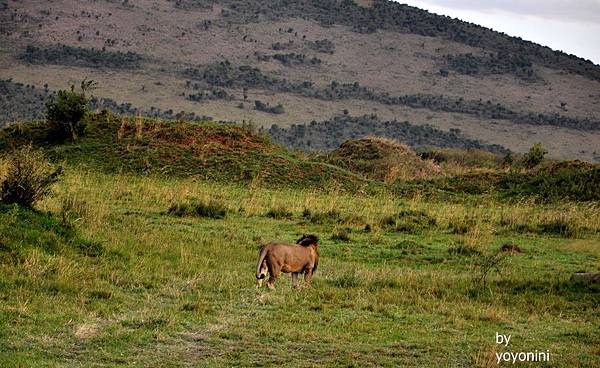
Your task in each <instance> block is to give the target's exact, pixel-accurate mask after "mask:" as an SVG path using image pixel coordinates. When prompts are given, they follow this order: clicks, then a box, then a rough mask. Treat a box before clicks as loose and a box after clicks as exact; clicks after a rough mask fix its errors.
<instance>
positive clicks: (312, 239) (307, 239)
mask: <svg viewBox="0 0 600 368" xmlns="http://www.w3.org/2000/svg"><path fill="white" fill-rule="evenodd" d="M296 244H299V245H301V246H303V247H310V246H311V245H315V246H317V245H319V238H317V236H316V235H302V237H301V238H300V239H298V241H296Z"/></svg>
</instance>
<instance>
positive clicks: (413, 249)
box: [392, 239, 425, 254]
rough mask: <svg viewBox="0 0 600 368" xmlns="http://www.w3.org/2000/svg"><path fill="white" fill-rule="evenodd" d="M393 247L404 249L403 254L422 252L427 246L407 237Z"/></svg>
mask: <svg viewBox="0 0 600 368" xmlns="http://www.w3.org/2000/svg"><path fill="white" fill-rule="evenodd" d="M392 248H394V249H398V250H400V251H402V254H420V253H422V252H423V249H425V247H424V246H423V245H421V244H419V243H417V242H415V241H413V240H410V239H405V240H402V241H401V242H399V243H397V244H395V245H394V246H393V247H392Z"/></svg>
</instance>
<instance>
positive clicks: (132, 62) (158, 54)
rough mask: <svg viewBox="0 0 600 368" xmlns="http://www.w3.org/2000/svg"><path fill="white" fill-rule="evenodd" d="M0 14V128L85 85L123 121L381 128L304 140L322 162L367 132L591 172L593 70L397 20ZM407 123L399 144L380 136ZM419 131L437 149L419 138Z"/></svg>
mask: <svg viewBox="0 0 600 368" xmlns="http://www.w3.org/2000/svg"><path fill="white" fill-rule="evenodd" d="M0 8H1V9H2V10H1V11H0V79H2V82H1V84H0V124H2V123H4V124H7V123H13V122H15V121H21V120H30V119H34V118H40V117H42V112H43V106H44V101H45V100H47V98H48V96H51V95H52V93H53V92H55V91H56V90H58V89H64V88H67V87H68V86H69V85H70V84H71V83H77V82H78V81H80V80H82V79H84V78H85V77H88V78H91V79H94V80H96V81H98V82H99V88H98V89H97V90H96V91H94V94H95V95H96V96H97V97H98V98H97V100H96V101H95V106H97V107H99V108H109V109H111V110H113V111H115V112H119V113H128V114H131V115H134V114H136V113H137V112H141V113H143V114H144V115H148V116H155V117H162V118H182V117H183V118H186V119H188V120H193V119H196V118H197V119H198V120H205V119H206V118H208V117H212V118H213V119H215V120H228V121H240V122H241V121H246V122H248V121H252V122H253V123H254V124H257V125H260V126H262V127H263V128H265V129H271V130H273V128H272V125H273V124H277V129H278V130H279V131H280V134H279V135H280V136H282V137H283V136H297V128H291V129H290V130H287V128H290V127H291V126H292V124H294V125H295V127H298V126H302V125H304V124H306V130H309V128H310V127H311V126H314V125H317V126H321V125H323V126H325V128H323V129H321V130H320V131H321V132H328V131H332V130H333V128H328V127H327V126H328V125H330V124H331V122H336V121H338V122H339V120H340V117H341V119H342V121H344V120H345V121H349V122H352V121H355V120H360V119H361V118H362V117H364V116H372V115H376V117H377V119H376V120H378V121H379V123H373V124H368V125H367V128H366V129H365V127H364V126H362V127H360V129H359V128H356V126H359V125H357V124H348V126H347V128H346V129H343V130H342V131H343V134H341V135H340V137H338V138H336V141H335V143H331V144H329V143H327V140H329V139H330V134H321V133H319V134H317V133H315V134H314V136H319V138H322V139H323V142H319V141H316V140H315V139H312V141H313V142H314V143H315V144H314V146H313V148H310V147H306V146H304V147H302V148H303V149H308V150H310V149H314V148H321V149H322V148H325V149H333V148H335V147H337V145H339V143H341V142H343V141H344V140H345V139H347V138H360V137H362V136H364V135H368V134H372V133H375V132H373V131H369V130H370V129H369V128H370V126H372V127H373V128H372V130H374V131H375V130H378V131H382V130H383V131H384V133H386V134H388V136H390V137H391V138H396V139H401V141H402V142H404V143H406V144H408V145H410V146H411V147H419V146H444V147H460V148H484V149H489V150H492V151H496V152H503V151H505V150H506V149H510V150H513V151H516V152H525V151H526V150H527V149H528V148H529V147H531V146H532V144H533V143H535V142H538V141H540V142H542V143H543V144H544V146H546V147H547V148H548V150H549V151H550V153H551V154H552V155H553V156H554V157H556V158H570V159H576V158H577V159H582V160H587V161H598V160H600V157H599V152H597V150H598V146H599V144H598V143H599V142H600V123H599V121H600V67H599V66H597V65H594V64H592V63H591V62H589V61H586V60H582V59H579V58H577V57H575V56H572V55H566V54H563V53H560V52H554V51H552V50H550V49H548V48H545V47H542V46H539V45H536V44H533V43H530V42H527V41H524V40H521V39H517V38H511V37H508V36H506V35H503V34H500V33H496V32H494V31H491V30H489V29H485V28H482V27H479V26H476V25H473V24H469V23H465V22H461V21H458V20H453V19H450V18H447V17H440V16H436V15H433V14H430V13H427V12H425V11H422V10H419V9H417V8H413V7H409V6H406V5H402V4H398V3H394V2H389V1H383V0H377V1H372V2H360V4H358V3H354V2H351V1H347V0H346V1H333V0H332V1H319V2H312V1H308V2H304V1H279V0H269V1H260V2H259V1H256V2H254V1H236V0H215V1H210V0H178V1H152V2H150V1H140V2H128V1H122V2H117V1H83V2H70V1H64V0H57V1H53V2H45V1H22V2H8V1H2V2H0ZM372 120H375V119H372ZM311 122H315V123H312V124H311ZM405 123H408V124H410V125H409V127H410V129H408V128H407V129H404V133H402V134H400V133H398V132H399V131H401V130H402V129H400V128H398V129H394V128H389V126H393V127H395V126H399V125H402V124H405ZM385 124H387V125H388V128H386V129H382V128H381V126H382V125H385ZM414 127H417V128H414ZM418 127H425V129H438V130H439V131H440V132H441V133H444V134H446V136H445V138H444V139H437V138H436V139H422V137H423V132H422V131H419V129H418ZM365 130H366V132H365ZM441 133H440V134H438V133H436V134H437V136H442V135H443V134H441ZM377 134H378V133H377ZM394 134H395V135H394ZM276 139H277V140H278V141H280V140H279V139H278V138H277V137H276ZM287 141H288V142H284V143H286V144H291V145H294V146H301V145H302V144H303V143H302V142H303V141H302V137H299V138H294V139H287ZM457 142H458V143H457Z"/></svg>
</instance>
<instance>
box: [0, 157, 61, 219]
mask: <svg viewBox="0 0 600 368" xmlns="http://www.w3.org/2000/svg"><path fill="white" fill-rule="evenodd" d="M61 171H62V167H60V166H59V167H56V166H55V165H52V164H51V163H50V162H49V161H48V159H47V158H46V155H45V154H44V152H43V151H42V150H39V149H35V148H33V147H32V146H31V145H29V146H25V147H23V148H21V149H19V150H17V151H15V152H14V153H12V154H11V155H9V156H8V157H7V160H6V173H5V175H4V177H3V178H2V179H1V182H0V202H2V203H5V204H13V203H16V204H18V205H20V206H23V207H28V208H31V207H33V205H34V203H35V202H36V201H38V200H40V199H42V198H43V197H45V196H46V195H48V194H50V191H51V186H52V184H54V183H55V182H56V181H58V177H59V175H60V173H61Z"/></svg>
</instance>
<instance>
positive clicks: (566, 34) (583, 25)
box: [398, 0, 600, 65]
mask: <svg viewBox="0 0 600 368" xmlns="http://www.w3.org/2000/svg"><path fill="white" fill-rule="evenodd" d="M398 2H400V3H404V4H408V5H411V6H415V7H417V8H421V9H425V10H428V11H429V12H432V13H436V14H442V15H448V16H450V17H452V18H459V19H461V20H464V21H468V22H471V23H476V24H479V25H482V26H484V27H488V28H492V29H493V30H495V31H499V32H504V33H506V34H508V35H511V36H517V37H521V38H523V39H525V40H528V41H533V42H535V43H539V44H541V45H544V46H549V47H550V48H552V49H554V50H561V51H564V52H566V53H567V54H575V55H577V56H579V57H582V58H584V59H588V60H591V61H592V62H594V63H595V64H599V65H600V0H496V1H492V0H399V1H398Z"/></svg>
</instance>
